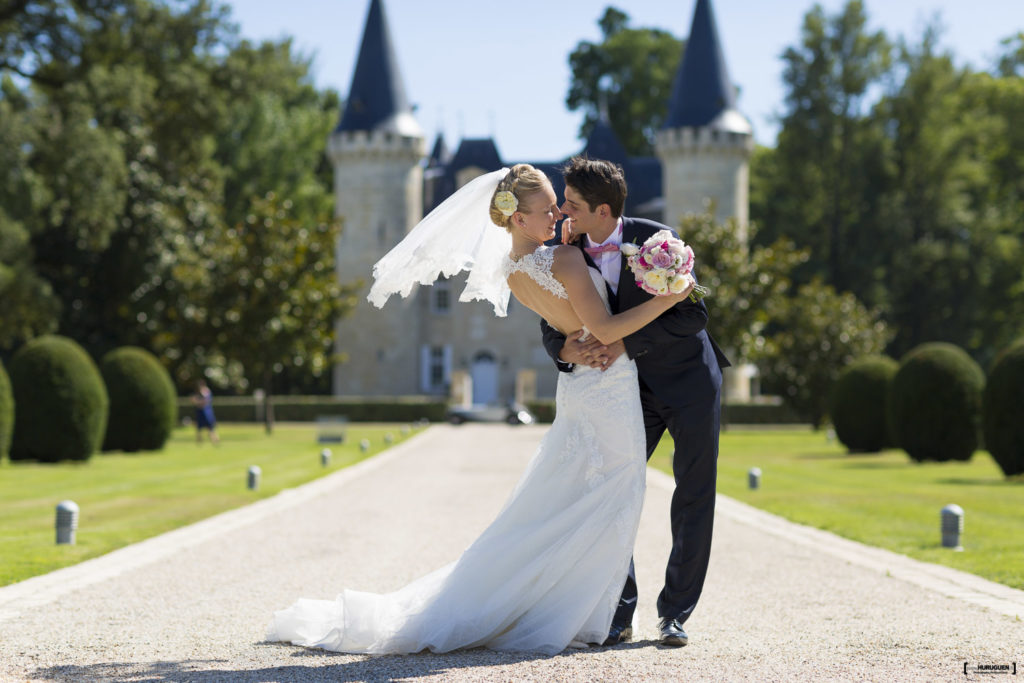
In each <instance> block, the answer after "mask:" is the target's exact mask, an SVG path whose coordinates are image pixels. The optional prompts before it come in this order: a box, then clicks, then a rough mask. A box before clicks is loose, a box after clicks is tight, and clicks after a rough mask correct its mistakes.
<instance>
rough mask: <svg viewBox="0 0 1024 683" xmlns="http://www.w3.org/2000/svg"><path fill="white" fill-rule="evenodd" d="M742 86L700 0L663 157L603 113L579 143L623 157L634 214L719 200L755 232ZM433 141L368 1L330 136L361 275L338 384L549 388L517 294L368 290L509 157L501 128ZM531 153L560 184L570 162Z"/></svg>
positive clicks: (446, 389)
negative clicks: (630, 151) (639, 147)
mask: <svg viewBox="0 0 1024 683" xmlns="http://www.w3.org/2000/svg"><path fill="white" fill-rule="evenodd" d="M708 73H711V74H712V76H713V78H710V79H709V78H707V77H706V76H707V74H708ZM733 91H734V88H733V86H732V83H731V82H730V81H729V80H728V74H727V73H726V72H725V67H724V59H722V57H721V48H720V45H719V43H718V37H717V30H716V28H715V26H714V18H713V16H712V13H711V7H710V0H697V7H696V10H695V13H694V21H693V26H692V28H691V33H690V38H689V41H688V46H687V52H686V53H685V54H684V56H683V60H682V62H681V65H680V70H679V73H678V74H677V82H676V85H675V87H674V91H673V97H672V102H670V116H669V122H670V124H672V125H669V126H668V127H667V128H666V129H665V130H662V131H661V132H660V133H659V136H658V139H657V144H656V151H657V155H658V156H657V159H655V158H647V157H644V158H627V157H626V155H625V150H623V149H622V146H621V144H619V143H618V141H617V139H616V138H615V134H614V132H612V130H611V128H610V125H608V122H607V121H606V120H602V121H601V122H599V124H598V126H597V127H595V130H594V132H593V133H592V134H591V138H590V139H589V140H588V142H587V146H586V147H585V148H584V150H582V151H583V152H584V153H589V154H590V156H592V157H595V158H607V159H611V160H613V161H615V162H616V163H620V164H622V166H623V168H624V169H625V171H626V179H627V183H629V187H630V193H629V197H628V198H627V204H626V213H627V214H628V215H638V216H643V217H647V218H654V219H655V220H661V221H662V222H665V223H667V224H668V225H678V224H679V218H680V217H681V216H682V215H684V214H685V213H688V212H696V211H701V210H702V209H703V207H704V206H705V203H706V202H707V201H708V200H711V201H713V202H714V203H715V207H716V215H717V217H718V218H719V219H722V220H724V219H727V218H730V217H735V218H736V219H737V223H738V225H739V226H740V227H739V229H741V230H745V226H746V225H747V215H748V201H749V200H748V185H749V165H748V160H749V157H750V154H751V151H752V149H753V138H752V135H751V129H750V124H749V122H747V120H746V119H745V118H744V117H743V116H742V115H741V114H739V112H737V111H736V110H735V102H734V92H733ZM353 103H354V104H353ZM673 121H674V122H675V123H672V122H673ZM424 143H425V140H424V136H423V134H422V132H421V129H420V127H419V125H418V123H416V121H415V119H414V117H413V112H412V108H411V107H410V106H409V105H408V104H407V102H406V100H405V94H404V88H403V87H402V84H401V78H400V75H399V73H398V65H397V60H396V58H395V55H394V51H393V49H392V47H391V39H390V35H389V33H388V30H387V22H386V19H385V17H384V8H383V3H382V0H370V12H369V15H368V19H367V26H366V30H365V32H364V36H363V44H362V47H361V51H360V55H359V60H358V63H357V67H356V73H355V75H354V77H353V86H352V90H351V92H350V94H349V108H348V109H346V112H345V114H344V116H343V117H342V122H341V124H340V125H339V127H338V130H337V131H335V133H334V134H333V135H332V136H331V138H330V140H329V143H328V155H329V157H330V160H331V162H332V163H333V165H334V173H335V195H336V213H337V215H338V216H339V217H341V219H342V222H343V232H342V236H341V238H340V239H339V241H338V246H337V268H338V274H339V277H340V278H341V280H342V281H343V282H352V281H354V280H361V281H362V283H363V286H362V287H361V289H360V291H359V295H358V304H357V306H356V308H355V310H354V311H353V312H352V313H351V314H350V315H349V316H347V317H345V318H344V319H342V320H340V321H339V322H338V324H337V332H338V335H337V351H338V352H339V354H344V355H345V356H346V357H347V361H346V362H344V363H340V364H338V365H336V366H335V368H334V377H333V379H334V393H335V394H336V395H346V396H353V395H356V396H398V395H413V394H419V395H435V396H450V397H453V400H457V401H458V402H460V403H470V402H472V403H477V404H494V403H508V402H510V401H512V400H529V399H532V398H534V397H541V398H550V397H553V396H554V392H555V385H556V381H557V370H556V369H555V366H554V363H553V362H552V361H551V359H550V358H549V357H548V355H547V353H546V352H545V350H544V348H543V346H542V344H541V336H540V327H539V318H538V316H537V315H536V314H535V313H533V312H532V311H530V310H529V309H526V308H525V307H523V306H521V305H520V304H519V303H518V302H516V301H515V300H514V299H513V300H512V301H511V303H510V305H509V313H508V316H507V317H505V318H497V317H495V316H494V314H493V310H492V308H491V306H490V305H489V304H486V303H482V302H470V303H460V302H458V298H459V294H460V293H461V292H462V289H463V286H464V283H465V276H464V275H463V276H460V277H456V278H453V279H451V280H442V281H439V282H436V283H435V284H434V285H433V286H430V287H419V288H418V290H417V291H415V292H414V293H413V294H412V295H411V296H410V297H409V298H407V299H403V298H401V297H398V296H393V297H391V299H390V300H389V301H388V302H387V304H386V305H385V306H384V308H383V309H380V310H378V309H376V308H374V307H372V306H371V305H370V304H369V303H368V302H367V301H366V293H367V292H368V291H369V285H370V283H371V282H372V273H371V268H372V266H373V264H374V263H375V262H376V261H377V260H378V259H379V258H380V257H382V256H383V255H384V254H385V253H387V252H388V251H389V250H390V249H391V248H392V247H393V246H394V245H395V244H397V243H398V242H399V241H400V240H401V239H402V237H404V236H405V234H406V233H407V232H408V231H409V230H410V229H412V227H413V226H414V225H415V224H416V223H417V222H418V221H419V220H420V219H421V218H422V217H423V215H424V213H425V212H428V211H430V210H431V209H433V208H434V207H435V206H436V205H437V204H438V203H440V201H442V200H443V199H444V198H445V197H446V196H447V195H449V194H450V193H451V192H453V191H454V190H456V189H458V188H459V187H461V186H462V185H464V184H465V183H467V182H469V181H470V180H472V179H473V178H475V177H477V176H479V175H482V174H484V173H487V172H490V171H493V170H496V169H497V168H500V167H501V166H502V165H506V166H510V165H512V164H511V163H505V162H503V161H502V160H501V159H500V156H499V155H498V152H497V147H496V145H494V142H493V140H463V141H461V143H460V145H459V148H458V151H457V152H456V153H455V154H454V155H449V154H448V152H447V150H446V148H445V146H444V141H443V139H441V138H440V136H439V137H438V140H437V141H436V142H435V144H434V147H433V151H432V152H431V153H430V155H429V157H428V156H427V155H426V148H425V144H424ZM531 163H533V165H534V166H537V167H538V168H540V169H541V170H542V171H544V172H545V173H547V174H548V176H549V177H550V178H551V179H552V181H553V184H554V185H555V191H556V193H558V194H559V196H561V192H562V189H563V188H562V183H561V178H560V176H559V171H558V168H559V165H560V162H531ZM498 229H500V228H497V227H495V230H498ZM711 305H712V309H713V306H714V303H713V299H712V300H711ZM720 341H725V342H726V344H725V345H726V346H728V343H727V341H728V340H720ZM753 372H754V371H753V369H752V368H749V367H747V368H745V369H744V368H740V369H735V370H730V371H729V372H727V373H726V393H727V395H728V396H730V397H732V398H737V399H744V398H748V397H749V394H750V389H749V387H750V378H751V376H752V374H753Z"/></svg>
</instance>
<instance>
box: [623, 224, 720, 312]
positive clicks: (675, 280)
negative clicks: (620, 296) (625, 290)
mask: <svg viewBox="0 0 1024 683" xmlns="http://www.w3.org/2000/svg"><path fill="white" fill-rule="evenodd" d="M622 253H623V254H624V255H625V256H626V264H627V265H628V266H629V269H630V270H632V271H633V277H635V278H636V286H637V287H639V288H640V289H642V290H644V291H645V292H647V293H648V294H654V295H655V296H659V295H665V294H669V293H671V294H678V293H679V292H682V291H683V290H684V289H686V288H687V287H689V286H690V284H691V283H692V284H694V288H693V291H692V292H690V301H700V300H701V299H703V298H704V297H705V296H707V294H708V290H707V288H706V287H701V286H700V285H698V284H696V280H694V277H693V249H691V248H690V247H688V246H687V245H686V244H685V243H684V242H683V241H682V240H680V239H679V238H677V237H675V236H674V235H673V234H672V233H671V232H669V231H668V230H660V231H658V232H656V233H654V234H653V235H652V236H651V237H649V238H648V239H647V241H646V242H644V243H643V244H641V245H640V246H637V245H635V244H629V243H624V244H623V245H622Z"/></svg>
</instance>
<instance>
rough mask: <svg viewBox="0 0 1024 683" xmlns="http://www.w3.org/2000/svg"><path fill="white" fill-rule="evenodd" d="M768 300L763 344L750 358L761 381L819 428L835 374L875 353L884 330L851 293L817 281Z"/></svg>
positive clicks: (884, 340)
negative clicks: (770, 307) (769, 313)
mask: <svg viewBox="0 0 1024 683" xmlns="http://www.w3.org/2000/svg"><path fill="white" fill-rule="evenodd" d="M774 304H775V306H773V315H772V322H771V325H770V326H769V327H768V329H767V330H766V333H765V344H764V346H763V347H762V348H761V349H760V350H759V351H758V353H756V354H755V355H754V358H753V360H754V361H755V362H756V363H757V365H758V368H759V369H760V370H761V375H762V377H763V380H762V386H765V387H766V388H768V389H770V390H773V391H775V392H777V393H778V394H780V395H781V396H782V397H783V399H784V400H785V401H786V402H787V403H788V404H789V405H791V406H792V407H793V408H794V409H795V410H796V411H797V412H798V413H800V414H801V415H804V416H805V417H807V419H808V420H809V421H810V422H811V424H813V425H814V426H815V427H819V426H821V424H822V422H823V420H824V418H825V415H826V414H827V413H828V397H829V392H830V391H831V389H832V385H833V384H834V383H835V381H836V380H837V379H838V377H839V373H840V372H841V371H842V369H843V368H844V367H845V366H846V365H848V364H849V363H850V362H851V361H853V360H854V359H855V358H860V357H862V356H867V355H872V354H879V353H881V352H882V350H883V349H884V348H885V345H886V343H887V342H888V341H889V332H888V329H887V327H886V325H885V323H884V322H882V320H881V319H880V316H879V314H878V313H877V312H876V311H871V310H868V309H867V308H866V307H865V306H864V305H863V304H862V303H860V301H858V300H857V297H855V296H854V295H853V294H850V293H849V292H846V293H842V294H840V293H838V292H836V291H835V290H834V289H833V288H832V287H831V286H829V285H826V284H823V283H822V282H821V281H820V280H814V281H812V282H810V283H808V284H805V285H801V286H800V287H799V288H798V289H797V291H796V293H795V295H794V296H790V297H782V298H779V299H776V300H775V302H774Z"/></svg>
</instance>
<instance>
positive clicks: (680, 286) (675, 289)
mask: <svg viewBox="0 0 1024 683" xmlns="http://www.w3.org/2000/svg"><path fill="white" fill-rule="evenodd" d="M689 286H690V276H689V275H680V276H679V277H675V278H672V282H670V283H668V288H669V291H671V292H672V293H673V294H679V293H681V292H683V291H685V290H686V288H687V287H689Z"/></svg>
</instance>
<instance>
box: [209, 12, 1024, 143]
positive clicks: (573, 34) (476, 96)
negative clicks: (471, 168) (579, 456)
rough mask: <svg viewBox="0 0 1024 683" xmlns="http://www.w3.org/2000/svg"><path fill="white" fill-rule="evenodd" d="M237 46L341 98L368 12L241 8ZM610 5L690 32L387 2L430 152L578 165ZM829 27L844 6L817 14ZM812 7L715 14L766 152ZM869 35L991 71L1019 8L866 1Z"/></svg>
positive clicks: (1019, 21) (679, 17)
mask: <svg viewBox="0 0 1024 683" xmlns="http://www.w3.org/2000/svg"><path fill="white" fill-rule="evenodd" d="M227 4H229V5H230V6H231V7H232V10H233V17H234V20H235V21H236V23H238V24H239V25H240V27H241V33H242V35H243V36H245V37H248V38H251V39H254V40H260V39H267V38H270V39H278V38H281V37H284V36H292V37H293V38H294V40H295V44H296V45H297V46H298V48H299V50H300V51H301V52H303V53H304V54H307V55H310V56H312V57H313V65H314V74H315V79H316V83H317V85H318V86H320V87H330V88H334V89H336V90H338V91H339V92H341V93H342V94H343V95H344V94H345V93H346V92H347V91H348V87H349V82H350V80H351V78H352V70H353V68H354V64H355V58H356V53H357V51H358V48H359V41H360V39H361V36H362V30H363V24H364V22H365V20H366V12H367V8H368V7H369V0H288V1H287V2H286V3H282V2H280V0H233V1H231V2H228V3H227ZM609 4H613V5H615V6H616V7H618V8H620V9H622V10H623V11H625V12H626V13H627V14H629V16H630V19H631V25H632V26H634V27H638V26H645V27H658V28H662V29H665V30H668V31H670V32H672V33H673V34H675V35H677V36H685V35H686V34H687V33H688V32H689V26H690V20H691V18H692V14H693V7H694V4H695V0H620V1H619V2H609V1H608V0H516V1H515V2H510V1H508V0H506V1H504V2H494V1H493V0H480V1H478V0H431V1H426V0H384V7H385V12H386V13H387V15H388V21H389V23H390V25H391V33H392V37H393V38H394V40H395V44H396V50H397V52H398V58H399V61H400V63H401V68H402V75H403V78H404V80H405V84H406V90H407V92H408V95H409V99H410V101H411V102H412V103H414V104H415V105H417V112H416V117H417V119H418V120H419V122H420V125H421V126H423V128H424V131H425V132H426V134H427V137H428V143H429V142H432V140H433V138H434V136H435V135H436V134H437V133H438V132H443V133H444V135H445V138H446V140H447V141H448V143H449V145H452V144H454V143H456V142H457V141H458V140H459V139H460V138H462V137H485V136H488V135H493V136H494V138H495V139H496V141H497V144H498V150H499V152H500V153H501V155H502V158H503V159H505V160H506V161H519V160H535V161H544V160H560V159H563V158H565V157H567V156H569V155H570V154H572V153H574V152H577V151H578V150H579V149H580V147H581V142H580V140H579V139H578V137H577V133H578V130H579V125H580V122H581V120H582V113H580V112H570V111H568V109H567V108H566V106H565V96H566V93H567V92H568V86H569V76H570V74H569V67H568V56H569V53H570V52H571V51H572V50H573V48H574V47H575V46H576V44H577V43H578V42H579V41H581V40H590V41H597V40H599V39H600V29H599V28H598V26H597V19H598V18H599V17H600V16H601V15H602V14H603V12H604V8H605V7H607V6H608V5H609ZM820 4H821V5H822V6H823V7H824V8H825V10H826V12H828V13H829V14H833V13H836V12H838V11H839V9H840V8H842V6H843V5H844V4H845V0H821V2H820ZM812 5H813V2H811V0H713V4H712V6H713V8H714V11H715V15H716V19H717V22H718V29H719V33H720V36H721V39H722V42H723V45H724V48H725V55H726V61H727V62H728V64H729V70H730V75H731V77H732V80H733V81H734V82H735V83H737V84H738V85H739V86H740V88H741V95H740V101H739V105H740V110H741V111H743V113H744V114H746V115H747V117H748V118H749V119H750V120H751V122H752V123H753V125H754V135H755V137H756V139H757V141H758V142H759V143H761V144H766V145H772V144H774V140H775V135H776V132H777V124H776V123H775V121H774V117H775V116H776V115H777V114H778V113H780V112H781V110H782V106H783V97H784V91H783V86H782V82H781V74H782V62H781V60H780V59H779V56H780V55H781V53H782V51H783V50H784V49H785V48H786V47H788V46H790V45H796V44H797V42H798V40H799V29H800V25H801V22H802V20H803V16H804V14H805V13H806V12H807V11H808V10H809V9H810V8H811V6H812ZM866 6H867V11H868V18H869V25H870V26H871V27H872V28H874V29H884V30H885V31H886V33H887V34H889V35H890V37H896V36H898V35H901V34H902V35H905V36H907V37H908V38H910V39H911V40H913V41H916V40H917V39H918V38H919V37H920V35H921V33H922V29H923V27H924V26H925V25H926V24H927V23H928V21H929V20H930V19H931V18H932V17H934V16H936V15H938V16H940V18H941V21H942V25H943V26H944V29H945V30H944V33H943V34H942V44H943V45H944V46H945V47H947V48H949V49H950V50H951V51H952V52H953V53H954V55H956V57H957V59H958V61H959V62H960V63H962V64H963V63H969V64H971V65H973V66H974V67H976V68H987V67H988V66H989V65H990V64H991V63H992V61H993V58H994V55H995V54H996V53H997V51H998V48H999V41H1000V39H1002V38H1005V37H1008V36H1010V35H1013V34H1015V33H1017V32H1020V31H1024V0H867V2H866Z"/></svg>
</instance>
